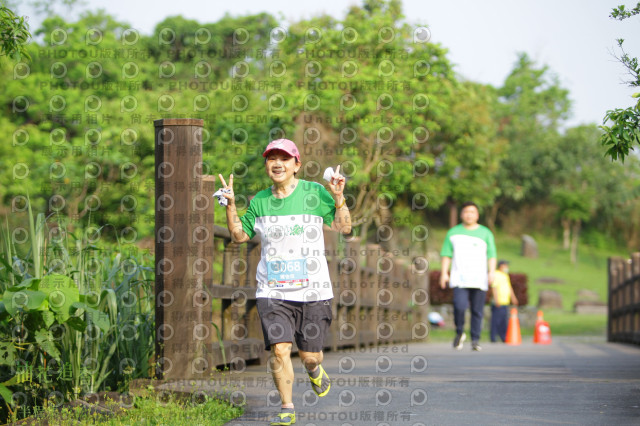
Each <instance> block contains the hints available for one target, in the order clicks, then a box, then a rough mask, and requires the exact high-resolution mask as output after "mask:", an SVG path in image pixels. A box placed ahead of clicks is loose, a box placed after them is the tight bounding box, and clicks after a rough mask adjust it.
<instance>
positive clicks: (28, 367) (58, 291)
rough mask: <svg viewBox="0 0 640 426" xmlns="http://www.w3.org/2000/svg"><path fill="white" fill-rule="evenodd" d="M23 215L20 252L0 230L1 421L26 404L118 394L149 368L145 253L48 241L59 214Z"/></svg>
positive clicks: (150, 337)
mask: <svg viewBox="0 0 640 426" xmlns="http://www.w3.org/2000/svg"><path fill="white" fill-rule="evenodd" d="M28 216H29V217H28V218H27V219H28V222H29V225H30V232H29V235H30V239H29V241H28V242H27V243H28V244H26V245H28V246H29V247H28V249H27V252H26V253H25V254H24V255H21V254H20V253H21V251H24V250H25V248H24V247H22V248H21V247H16V243H14V242H13V241H12V240H11V238H10V237H9V235H11V233H12V232H10V230H9V229H8V227H5V229H4V230H3V231H4V232H3V242H4V246H3V253H2V254H1V255H0V258H1V259H0V263H1V264H2V268H1V269H0V292H1V293H0V336H1V337H0V396H2V399H3V400H4V402H5V406H4V407H3V411H2V412H0V415H1V416H2V417H0V420H16V419H17V418H19V417H23V416H25V415H28V414H29V413H30V412H29V410H28V407H33V406H45V405H51V404H55V405H59V404H60V403H62V402H63V401H68V400H71V399H76V398H78V397H80V396H82V395H84V394H91V393H95V392H98V391H100V390H106V389H112V390H120V391H122V390H125V389H126V387H127V385H128V382H129V381H130V380H131V379H134V378H137V377H149V376H150V371H151V368H152V365H151V360H152V356H153V349H154V346H153V344H154V322H153V313H154V311H153V285H152V278H151V277H152V273H153V269H152V268H151V267H150V266H146V265H150V264H151V262H152V259H151V257H150V256H149V255H145V254H144V253H140V252H137V253H129V254H128V255H124V254H123V252H122V251H123V248H124V247H121V246H114V247H98V246H95V245H93V244H90V243H88V241H87V240H86V238H85V239H83V238H76V237H74V236H73V234H70V233H68V232H63V233H62V234H64V235H67V236H68V238H65V239H55V238H49V235H53V234H50V233H48V232H47V231H48V230H49V229H50V228H52V227H61V226H63V225H62V224H61V223H62V222H64V218H60V217H57V218H54V217H50V218H48V219H45V218H44V216H43V215H38V217H37V219H36V220H34V219H33V214H32V213H31V211H29V215H28ZM76 234H80V235H82V234H84V232H83V230H77V232H76ZM72 240H73V241H72ZM23 245H25V244H23ZM34 254H35V255H34ZM60 271H64V272H65V273H59V272H60Z"/></svg>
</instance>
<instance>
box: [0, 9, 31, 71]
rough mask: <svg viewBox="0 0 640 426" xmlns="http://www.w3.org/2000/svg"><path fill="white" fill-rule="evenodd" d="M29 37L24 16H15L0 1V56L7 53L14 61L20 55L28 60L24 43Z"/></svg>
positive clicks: (19, 58)
mask: <svg viewBox="0 0 640 426" xmlns="http://www.w3.org/2000/svg"><path fill="white" fill-rule="evenodd" d="M30 38H31V33H29V25H28V24H27V22H26V20H25V17H24V16H17V15H16V14H15V13H14V12H13V11H12V10H11V9H9V8H8V7H6V6H5V5H4V4H3V3H0V56H3V55H7V56H10V57H11V58H13V59H14V60H16V61H20V60H21V59H22V57H24V58H25V59H27V60H29V59H31V57H30V56H29V53H27V49H26V44H27V42H28V41H29V39H30Z"/></svg>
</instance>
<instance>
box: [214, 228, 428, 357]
mask: <svg viewBox="0 0 640 426" xmlns="http://www.w3.org/2000/svg"><path fill="white" fill-rule="evenodd" d="M214 236H215V239H216V241H217V243H216V246H217V247H219V243H222V245H223V248H222V256H221V257H222V262H221V263H222V265H221V267H222V273H221V276H222V280H221V282H220V283H217V282H216V283H214V282H208V283H206V287H207V288H208V293H209V294H211V295H212V297H213V300H212V302H213V306H216V305H218V306H219V309H217V308H214V309H213V310H212V311H211V316H210V317H209V318H210V320H211V322H212V323H213V324H216V327H217V328H218V329H219V330H220V334H221V336H218V337H217V338H216V339H215V341H214V342H212V343H210V344H209V345H208V348H209V351H207V352H208V353H209V354H210V356H211V361H210V362H211V363H212V364H213V365H220V364H223V363H231V364H232V365H236V364H239V365H240V366H242V365H243V363H245V362H247V361H250V360H256V361H258V362H264V360H265V358H266V356H267V355H268V353H267V352H265V351H264V343H263V338H262V330H261V327H260V320H259V318H258V313H257V308H256V298H255V294H256V278H255V275H256V269H257V266H258V262H259V261H260V241H259V239H258V237H254V238H253V239H252V240H251V241H249V242H248V243H247V244H242V245H237V244H234V243H231V239H230V236H229V231H228V230H227V229H226V228H222V227H220V226H215V227H214ZM325 253H326V257H327V263H328V266H329V273H330V276H331V281H332V283H333V292H334V299H333V322H332V324H331V328H330V332H329V335H328V338H327V340H326V349H330V350H336V349H338V348H344V347H360V346H370V345H375V344H379V343H399V342H407V341H410V340H420V339H424V338H425V337H426V336H427V334H428V331H429V330H428V325H427V321H426V312H427V309H428V302H429V300H428V295H427V288H428V282H427V277H428V275H427V263H426V260H425V259H424V258H417V259H415V260H414V261H413V263H412V264H405V263H402V262H400V261H399V260H396V259H394V258H393V257H391V256H390V255H389V254H385V253H384V252H383V251H382V250H381V248H380V247H379V246H378V245H376V244H366V245H361V241H360V239H359V238H349V239H345V238H344V237H341V236H340V235H339V234H338V233H337V232H334V231H325ZM214 269H219V268H214ZM217 300H218V301H219V302H218V303H216V302H217ZM216 327H214V328H216ZM220 337H222V342H223V344H222V345H220V343H219V342H218V339H219V338H220ZM223 352H224V354H223ZM236 368H237V365H236Z"/></svg>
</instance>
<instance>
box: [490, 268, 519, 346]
mask: <svg viewBox="0 0 640 426" xmlns="http://www.w3.org/2000/svg"><path fill="white" fill-rule="evenodd" d="M491 289H492V291H493V300H492V303H491V341H492V342H497V341H498V339H497V337H500V340H502V341H503V342H504V341H505V339H506V337H507V322H508V318H507V314H508V313H507V307H508V306H509V304H514V305H517V304H518V298H517V297H516V295H515V293H514V292H513V287H511V280H510V279H509V262H507V261H506V260H501V261H500V262H498V269H497V270H496V273H495V276H494V279H493V283H492V284H491Z"/></svg>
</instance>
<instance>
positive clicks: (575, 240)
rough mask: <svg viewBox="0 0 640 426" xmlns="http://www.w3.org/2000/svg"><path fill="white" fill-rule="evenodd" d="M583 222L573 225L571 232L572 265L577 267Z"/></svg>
mask: <svg viewBox="0 0 640 426" xmlns="http://www.w3.org/2000/svg"><path fill="white" fill-rule="evenodd" d="M581 225H582V221H581V220H576V221H575V222H574V223H573V229H572V230H571V233H572V234H573V235H571V263H572V264H573V265H575V263H576V262H577V261H578V237H579V236H580V226H581Z"/></svg>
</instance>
